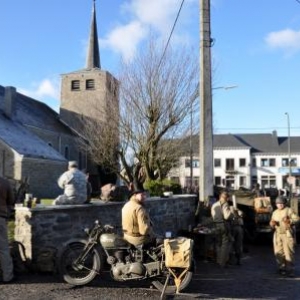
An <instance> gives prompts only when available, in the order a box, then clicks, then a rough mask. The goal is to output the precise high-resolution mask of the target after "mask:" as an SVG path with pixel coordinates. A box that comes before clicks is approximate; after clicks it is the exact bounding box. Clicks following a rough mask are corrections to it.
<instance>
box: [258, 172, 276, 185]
mask: <svg viewBox="0 0 300 300" xmlns="http://www.w3.org/2000/svg"><path fill="white" fill-rule="evenodd" d="M261 186H262V188H269V187H276V176H274V175H272V176H268V175H263V176H261Z"/></svg>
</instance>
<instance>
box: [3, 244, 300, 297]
mask: <svg viewBox="0 0 300 300" xmlns="http://www.w3.org/2000/svg"><path fill="white" fill-rule="evenodd" d="M297 258H298V261H297V268H296V277H295V278H284V277H280V276H279V275H277V274H276V272H275V271H276V268H275V263H274V258H273V253H272V246H271V244H270V242H268V243H265V245H250V246H249V252H248V253H246V254H245V255H244V257H243V260H242V266H231V267H229V268H227V269H220V268H219V267H218V266H217V265H215V264H214V263H212V262H205V261H198V262H197V271H196V274H195V276H194V278H193V281H192V283H191V285H190V287H189V288H188V289H187V291H185V293H184V294H180V295H175V296H168V297H167V299H176V300H179V299H183V300H184V299H219V300H220V299H239V300H242V299H245V300H248V299H268V300H275V299H276V300H284V299H289V300H298V299H300V246H299V245H297ZM159 298H160V292H158V291H157V290H155V289H153V288H152V289H151V288H150V286H149V284H147V283H144V282H142V283H134V284H128V283H126V284H124V283H117V282H114V281H112V280H110V279H109V278H108V277H105V279H103V280H102V279H101V278H97V279H96V280H95V281H94V282H92V283H91V284H90V285H88V286H85V287H79V288H78V287H75V288H74V287H72V286H70V285H68V284H65V283H62V282H60V281H59V280H58V278H57V277H55V276H52V275H45V274H28V275H22V276H21V277H19V280H18V282H16V283H14V284H10V285H6V286H4V285H2V286H0V299H1V300H2V299H5V300H21V299H22V300H27V299H28V300H29V299H30V300H42V299H43V300H48V299H49V300H58V299H59V300H62V299H67V300H68V299H84V300H92V299H101V300H102V299H103V300H106V299H107V300H111V299H120V300H127V299H130V300H135V299H138V300H140V299H145V300H147V299H159Z"/></svg>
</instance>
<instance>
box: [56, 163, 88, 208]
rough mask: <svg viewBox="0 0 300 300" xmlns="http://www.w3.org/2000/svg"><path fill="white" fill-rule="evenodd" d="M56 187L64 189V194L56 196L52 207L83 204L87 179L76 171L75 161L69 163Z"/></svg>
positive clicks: (85, 196)
mask: <svg viewBox="0 0 300 300" xmlns="http://www.w3.org/2000/svg"><path fill="white" fill-rule="evenodd" d="M58 185H59V187H60V188H62V189H64V194H63V195H60V196H58V197H57V198H56V199H55V200H54V201H53V205H62V204H83V203H84V202H85V201H86V198H87V178H86V175H85V174H84V173H83V172H81V171H80V170H78V165H77V162H76V161H69V164H68V171H66V172H64V173H63V174H62V175H61V176H60V177H59V179H58Z"/></svg>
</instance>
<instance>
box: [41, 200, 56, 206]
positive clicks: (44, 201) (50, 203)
mask: <svg viewBox="0 0 300 300" xmlns="http://www.w3.org/2000/svg"><path fill="white" fill-rule="evenodd" d="M53 200H54V199H41V204H43V205H52V202H53Z"/></svg>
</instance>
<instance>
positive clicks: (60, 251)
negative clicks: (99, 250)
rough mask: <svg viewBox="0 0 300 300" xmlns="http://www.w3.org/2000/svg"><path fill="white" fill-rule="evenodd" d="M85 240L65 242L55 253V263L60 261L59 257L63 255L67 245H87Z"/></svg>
mask: <svg viewBox="0 0 300 300" xmlns="http://www.w3.org/2000/svg"><path fill="white" fill-rule="evenodd" d="M87 242H88V241H87V239H78V238H77V239H74V238H73V239H70V240H68V241H66V242H65V243H63V244H62V246H61V247H60V248H59V250H58V251H57V261H58V262H59V261H60V258H61V255H62V253H63V251H64V250H65V248H66V247H67V246H68V245H71V244H73V243H82V244H87Z"/></svg>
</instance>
